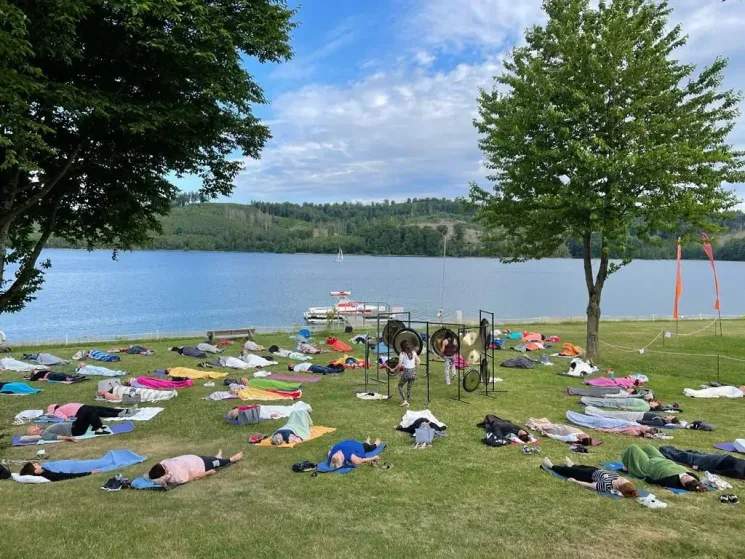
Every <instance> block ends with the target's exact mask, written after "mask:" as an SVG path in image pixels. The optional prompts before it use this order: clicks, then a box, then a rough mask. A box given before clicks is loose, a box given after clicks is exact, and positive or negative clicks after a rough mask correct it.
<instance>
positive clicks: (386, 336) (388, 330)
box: [381, 320, 406, 347]
mask: <svg viewBox="0 0 745 559" xmlns="http://www.w3.org/2000/svg"><path fill="white" fill-rule="evenodd" d="M405 327H406V325H405V324H404V323H403V322H401V321H400V320H389V321H388V322H387V323H386V325H385V326H384V327H383V335H382V336H381V338H382V339H383V342H385V345H387V346H388V347H393V338H394V337H395V336H396V332H398V331H399V330H401V329H403V328H405Z"/></svg>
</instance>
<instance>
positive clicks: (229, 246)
mask: <svg viewBox="0 0 745 559" xmlns="http://www.w3.org/2000/svg"><path fill="white" fill-rule="evenodd" d="M721 223H722V225H724V226H725V227H727V229H728V232H727V233H726V234H723V235H720V237H719V240H718V242H717V243H716V244H715V255H716V258H717V259H718V260H740V261H745V214H741V213H739V214H736V215H734V216H731V217H727V218H722V219H721ZM161 224H162V228H163V232H162V234H159V235H156V236H155V237H154V238H153V239H152V242H151V243H150V244H148V245H147V246H143V247H141V248H143V249H147V248H149V249H165V250H215V251H239V252H277V253H294V252H301V253H330V254H333V253H336V252H337V251H338V250H339V248H341V249H342V250H343V251H344V252H345V253H347V254H374V255H419V256H439V255H441V254H442V253H443V243H444V242H445V238H447V254H448V255H449V256H502V255H505V254H507V253H508V245H507V243H508V241H507V240H506V239H499V237H498V236H497V238H496V239H492V238H490V239H489V240H488V241H485V240H484V237H483V236H482V232H481V229H480V227H479V225H478V224H477V223H475V222H474V220H473V214H472V212H471V210H470V209H468V208H467V207H466V206H464V205H463V204H462V203H461V202H459V201H457V200H448V199H440V198H421V199H416V198H414V199H409V200H407V201H405V202H393V201H388V200H385V201H383V202H375V203H370V204H362V203H349V202H342V203H334V204H310V203H305V204H292V203H289V202H283V203H267V202H252V203H250V204H230V203H227V204H226V203H202V201H201V200H200V199H199V197H198V195H196V194H187V193H184V194H182V195H180V196H179V198H178V199H177V200H176V203H175V204H174V207H173V208H172V210H171V213H170V214H169V215H168V216H166V217H164V218H163V219H162V220H161ZM628 244H629V247H630V248H629V251H628V253H627V254H625V255H624V254H612V255H611V256H613V257H614V258H618V257H622V256H631V257H633V258H640V259H670V258H675V245H676V237H675V236H672V235H669V236H660V237H659V238H657V239H655V242H654V243H641V242H640V241H639V240H638V239H636V238H635V237H634V236H633V232H630V236H629V243H628ZM593 245H594V246H593V248H594V252H595V255H596V256H597V255H599V251H600V244H599V243H593ZM49 246H51V247H71V245H70V244H69V243H67V242H65V241H63V240H61V239H55V238H52V239H51V240H50V242H49ZM73 246H74V245H73ZM581 253H582V246H581V244H580V243H579V242H578V241H575V240H574V239H567V241H566V242H565V243H564V244H563V245H562V246H560V247H559V249H558V250H557V251H556V253H555V254H554V256H556V257H559V258H579V257H581ZM683 256H684V258H686V259H705V258H706V255H705V254H704V251H703V249H702V248H701V246H700V245H698V244H695V243H692V244H688V245H685V246H684V248H683Z"/></svg>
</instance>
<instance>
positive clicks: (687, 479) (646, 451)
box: [621, 445, 706, 491]
mask: <svg viewBox="0 0 745 559" xmlns="http://www.w3.org/2000/svg"><path fill="white" fill-rule="evenodd" d="M621 462H623V469H624V471H627V472H629V473H630V474H631V475H633V476H636V477H638V478H642V479H644V480H645V481H647V482H649V483H654V484H655V485H661V486H663V487H670V488H672V489H685V490H686V491H706V487H704V486H703V484H702V483H701V482H700V481H699V480H698V477H696V476H695V475H694V474H693V473H691V472H689V471H688V468H686V467H685V466H681V465H680V464H676V463H675V462H673V461H672V460H668V459H667V458H665V457H664V456H663V455H662V453H661V452H660V451H659V450H658V449H657V447H654V446H652V445H645V446H643V447H641V448H640V447H638V446H637V445H631V446H628V447H626V448H625V449H624V451H623V452H622V453H621Z"/></svg>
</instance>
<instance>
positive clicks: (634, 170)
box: [470, 0, 745, 359]
mask: <svg viewBox="0 0 745 559" xmlns="http://www.w3.org/2000/svg"><path fill="white" fill-rule="evenodd" d="M543 9H544V10H545V12H546V15H547V16H548V21H547V23H546V24H545V25H543V26H535V27H532V28H530V29H529V30H528V31H527V32H526V34H525V39H526V41H525V45H524V46H519V47H516V48H515V49H514V50H513V51H512V53H511V56H510V57H509V58H508V59H507V60H506V61H505V63H504V71H503V72H502V74H501V75H499V76H497V77H496V78H495V83H494V86H493V88H492V89H491V90H489V91H486V90H485V91H481V95H480V98H479V115H480V116H479V118H478V119H477V120H476V121H475V125H476V127H477V128H478V131H479V132H480V134H481V139H480V141H479V146H480V148H481V150H482V151H483V153H484V156H485V159H486V162H487V166H488V168H489V169H490V176H489V181H491V182H493V188H492V189H490V190H484V189H482V188H479V187H478V186H477V185H473V186H472V189H471V193H470V201H471V202H472V203H473V204H475V205H476V206H477V208H478V210H479V219H480V220H481V221H482V223H483V224H484V225H485V226H486V228H487V229H489V230H491V231H499V232H500V234H501V235H504V236H506V237H507V239H508V240H509V246H510V247H511V252H510V256H509V257H508V258H507V259H506V260H507V261H521V260H528V259H535V258H544V257H548V256H550V255H551V254H552V253H553V252H554V251H555V250H556V249H557V247H559V246H560V245H561V244H562V243H564V242H565V240H566V239H567V238H568V237H571V238H575V239H577V240H578V241H579V242H580V243H581V245H582V247H583V259H584V279H585V284H586V286H587V294H588V304H587V353H588V355H589V357H590V358H593V359H595V358H597V356H598V328H599V321H600V301H601V295H602V292H603V287H604V285H605V282H606V279H607V278H608V276H609V274H611V273H613V272H614V271H615V270H616V269H617V267H618V266H617V265H616V264H614V263H611V262H610V261H609V253H610V252H611V251H620V252H621V253H623V251H624V249H625V246H626V242H627V236H628V233H629V230H630V229H632V228H633V230H634V232H635V233H636V235H637V236H638V237H640V238H642V239H648V238H649V237H650V236H652V235H654V234H656V233H658V232H660V231H666V230H667V231H670V230H676V231H677V232H678V233H679V234H684V233H685V232H686V231H695V230H701V229H714V228H715V225H714V223H713V222H712V219H711V218H712V216H713V214H714V213H715V212H718V211H721V210H723V209H727V208H729V207H731V206H732V205H733V203H735V201H736V200H735V197H734V196H733V194H732V193H731V192H730V191H728V190H727V188H726V187H725V186H723V185H725V184H726V183H737V182H742V181H743V180H745V173H743V154H742V153H741V152H737V151H735V150H734V149H733V148H732V147H731V146H730V145H729V144H728V143H727V136H728V133H729V132H730V131H731V129H732V127H733V126H734V123H735V121H736V118H737V116H738V109H737V105H738V102H739V100H740V95H739V94H738V93H735V92H733V91H726V90H722V89H721V84H722V80H723V71H724V68H725V66H726V60H724V59H721V58H717V59H716V60H715V61H714V62H713V63H712V64H711V65H710V66H708V67H706V68H703V69H702V70H701V71H700V72H696V68H695V67H694V66H693V65H690V64H684V63H681V62H679V61H678V60H677V59H676V58H675V56H674V54H675V51H676V50H677V49H679V48H680V47H682V46H683V45H684V44H685V42H686V37H685V36H684V35H683V34H682V31H681V28H680V27H679V26H677V27H674V28H669V27H668V25H667V24H668V16H669V15H670V12H671V9H670V8H669V6H668V3H667V2H666V1H662V2H658V1H656V0H615V1H613V2H605V1H601V2H599V4H598V6H597V8H594V7H592V6H591V5H590V1H589V0H544V2H543ZM683 229H685V230H683ZM595 242H597V243H599V244H600V248H601V250H600V258H599V261H596V262H595V263H593V259H592V245H593V244H594V243H595ZM593 264H595V269H593Z"/></svg>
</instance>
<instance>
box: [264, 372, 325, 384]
mask: <svg viewBox="0 0 745 559" xmlns="http://www.w3.org/2000/svg"><path fill="white" fill-rule="evenodd" d="M256 375H257V373H254V376H256ZM264 378H268V379H270V380H286V381H289V382H318V381H320V380H321V377H318V376H314V375H308V376H307V377H306V376H302V375H275V374H274V373H271V374H270V375H269V376H268V377H264Z"/></svg>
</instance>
